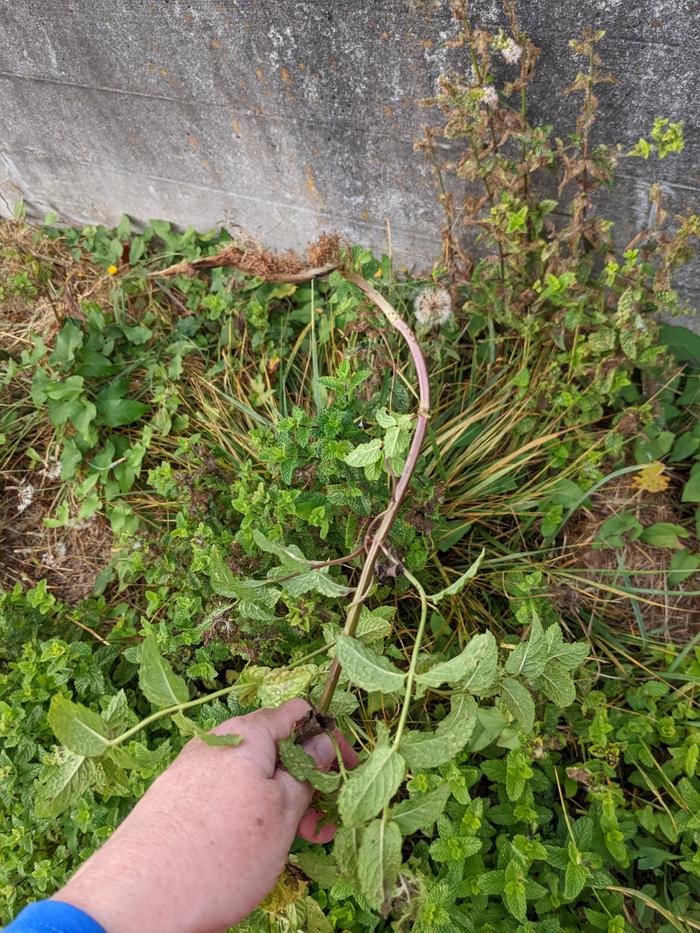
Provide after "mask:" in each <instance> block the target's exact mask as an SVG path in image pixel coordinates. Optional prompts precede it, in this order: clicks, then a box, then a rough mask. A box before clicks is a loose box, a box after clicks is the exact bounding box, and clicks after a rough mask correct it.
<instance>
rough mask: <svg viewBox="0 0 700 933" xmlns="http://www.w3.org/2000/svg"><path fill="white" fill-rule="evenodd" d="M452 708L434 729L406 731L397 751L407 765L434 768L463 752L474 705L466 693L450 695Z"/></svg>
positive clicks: (474, 718) (474, 717)
mask: <svg viewBox="0 0 700 933" xmlns="http://www.w3.org/2000/svg"><path fill="white" fill-rule="evenodd" d="M451 706H452V709H451V711H450V714H449V716H446V717H445V719H443V720H442V722H441V723H440V725H439V726H438V727H437V729H436V730H435V732H417V731H413V730H410V729H409V730H407V731H406V732H404V734H403V736H402V737H401V744H400V750H401V754H402V755H403V756H404V758H405V759H406V763H407V764H408V766H409V768H437V767H438V766H439V765H444V764H446V763H447V762H448V761H449V760H450V759H451V758H454V756H455V755H457V754H458V753H459V752H461V751H462V749H463V748H464V746H465V745H466V744H467V742H468V741H469V738H470V736H471V734H472V732H473V731H474V726H475V725H476V714H477V705H476V703H475V702H474V700H473V699H472V697H470V696H468V695H467V694H457V695H455V696H453V697H452V701H451Z"/></svg>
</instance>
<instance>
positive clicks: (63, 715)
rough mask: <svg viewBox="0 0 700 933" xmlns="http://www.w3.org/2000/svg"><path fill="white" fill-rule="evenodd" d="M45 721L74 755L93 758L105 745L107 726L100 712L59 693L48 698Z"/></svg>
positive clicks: (102, 750)
mask: <svg viewBox="0 0 700 933" xmlns="http://www.w3.org/2000/svg"><path fill="white" fill-rule="evenodd" d="M48 721H49V725H50V726H51V729H52V731H53V734H54V735H55V736H56V738H57V739H58V740H59V742H62V743H63V745H65V746H66V748H68V749H70V750H71V751H72V752H74V753H75V754H76V755H83V756H85V757H86V758H93V757H95V756H96V755H101V754H102V752H104V751H105V749H106V748H107V746H108V743H109V740H108V738H107V726H106V724H105V722H104V720H103V719H102V717H101V716H100V715H99V713H95V712H93V710H91V709H88V708H87V707H86V706H83V705H82V704H80V703H73V702H72V701H71V700H68V699H67V698H66V697H64V696H61V695H60V694H56V695H55V696H53V697H52V698H51V706H50V707H49V713H48Z"/></svg>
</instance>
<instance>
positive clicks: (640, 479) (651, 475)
mask: <svg viewBox="0 0 700 933" xmlns="http://www.w3.org/2000/svg"><path fill="white" fill-rule="evenodd" d="M664 469H665V468H664V465H663V463H650V464H649V466H646V467H644V469H643V470H640V471H639V473H637V475H636V476H635V478H634V480H633V483H634V485H635V486H636V487H637V489H642V490H644V492H663V491H664V489H668V484H669V478H668V476H666V474H665V473H664Z"/></svg>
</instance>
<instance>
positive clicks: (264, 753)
mask: <svg viewBox="0 0 700 933" xmlns="http://www.w3.org/2000/svg"><path fill="white" fill-rule="evenodd" d="M310 709H311V707H310V706H309V704H308V703H307V702H306V700H289V701H288V702H287V703H283V704H282V706H278V707H277V708H276V709H258V710H255V712H253V713H247V714H246V715H245V716H234V717H233V718H232V719H227V720H226V721H225V722H222V723H221V724H220V725H218V726H216V727H215V728H214V729H212V730H211V731H212V732H214V733H216V734H218V735H230V734H231V733H234V734H237V735H241V736H242V737H243V742H242V744H241V745H240V746H238V747H237V748H236V749H235V751H236V752H238V756H237V758H238V761H239V762H240V763H242V762H243V761H246V760H248V761H249V762H250V763H252V764H253V765H254V766H255V767H256V768H258V769H259V770H260V771H262V773H263V775H264V777H266V778H272V777H274V775H275V766H276V764H277V741H278V740H279V739H285V738H288V737H289V736H290V735H291V733H292V730H293V729H294V724H295V723H296V722H297V720H299V719H302V718H303V717H304V716H305V715H306V714H307V713H308V711H309V710H310Z"/></svg>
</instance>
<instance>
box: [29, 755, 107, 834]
mask: <svg viewBox="0 0 700 933" xmlns="http://www.w3.org/2000/svg"><path fill="white" fill-rule="evenodd" d="M98 767H99V766H98V765H97V764H96V763H95V762H94V761H93V760H92V759H91V758H85V757H84V756H83V755H74V754H73V753H72V752H65V754H64V757H63V760H62V761H61V762H60V763H59V764H52V765H49V767H48V769H47V770H46V772H45V775H44V777H43V780H42V784H41V787H40V788H39V792H38V794H37V796H36V801H35V809H36V814H37V816H40V817H44V818H45V819H53V818H55V817H57V816H59V815H60V814H61V813H63V811H64V810H67V809H68V807H70V806H72V805H73V804H74V803H76V802H77V801H78V800H80V798H81V797H82V796H83V794H84V793H85V791H86V790H87V789H88V788H89V787H90V786H91V785H92V784H93V783H94V782H95V780H96V778H97V769H98Z"/></svg>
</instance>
